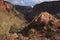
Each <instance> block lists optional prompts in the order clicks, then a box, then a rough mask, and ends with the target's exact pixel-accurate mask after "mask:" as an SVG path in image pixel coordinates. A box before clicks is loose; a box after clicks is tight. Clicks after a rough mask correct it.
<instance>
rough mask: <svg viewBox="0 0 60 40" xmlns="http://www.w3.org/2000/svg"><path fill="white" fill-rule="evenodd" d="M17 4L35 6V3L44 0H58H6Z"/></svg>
mask: <svg viewBox="0 0 60 40" xmlns="http://www.w3.org/2000/svg"><path fill="white" fill-rule="evenodd" d="M6 1H9V2H11V3H12V4H15V5H23V6H34V5H35V4H38V3H41V2H44V1H56V0H6Z"/></svg>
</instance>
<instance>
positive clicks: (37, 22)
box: [0, 0, 60, 40]
mask: <svg viewBox="0 0 60 40" xmlns="http://www.w3.org/2000/svg"><path fill="white" fill-rule="evenodd" d="M0 3H1V4H2V5H0V8H1V9H0V40H60V13H55V15H52V14H51V13H49V12H47V11H44V12H40V13H38V12H36V13H37V14H38V15H36V16H35V17H34V19H33V20H32V21H30V22H29V23H28V22H27V20H26V19H25V18H24V15H23V14H22V13H20V12H18V11H17V10H16V9H15V7H14V6H13V5H12V4H11V3H9V2H4V0H1V1H0ZM33 13H34V12H33ZM29 18H30V17H29Z"/></svg>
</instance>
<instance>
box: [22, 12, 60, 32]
mask: <svg viewBox="0 0 60 40" xmlns="http://www.w3.org/2000/svg"><path fill="white" fill-rule="evenodd" d="M31 28H34V29H37V30H47V31H48V30H49V29H50V30H52V31H54V32H56V31H57V30H58V28H60V19H57V18H56V17H54V16H53V15H51V14H50V13H48V12H41V13H40V14H39V15H37V16H36V17H35V18H34V19H33V21H32V22H31V23H30V24H29V25H28V26H27V27H26V28H24V29H23V30H22V33H26V31H27V30H30V29H31Z"/></svg>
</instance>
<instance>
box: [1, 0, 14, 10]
mask: <svg viewBox="0 0 60 40" xmlns="http://www.w3.org/2000/svg"><path fill="white" fill-rule="evenodd" d="M12 9H13V5H12V4H11V3H9V2H7V1H4V0H0V11H5V10H8V11H11V10H12Z"/></svg>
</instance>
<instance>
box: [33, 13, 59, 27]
mask: <svg viewBox="0 0 60 40" xmlns="http://www.w3.org/2000/svg"><path fill="white" fill-rule="evenodd" d="M34 19H35V22H36V23H37V24H38V25H40V24H41V23H42V24H43V23H44V24H45V25H48V24H49V23H50V22H52V23H53V24H54V25H55V26H56V25H59V24H60V22H59V21H60V20H59V19H57V18H55V17H54V16H53V15H51V14H50V13H48V12H41V13H40V14H39V15H38V16H36V17H35V18H34ZM56 23H57V24H56Z"/></svg>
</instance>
